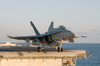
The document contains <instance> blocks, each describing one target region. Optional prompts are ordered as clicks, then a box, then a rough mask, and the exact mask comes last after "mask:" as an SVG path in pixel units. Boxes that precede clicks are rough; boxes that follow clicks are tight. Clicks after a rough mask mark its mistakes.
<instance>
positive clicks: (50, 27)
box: [48, 21, 53, 31]
mask: <svg viewBox="0 0 100 66" xmlns="http://www.w3.org/2000/svg"><path fill="white" fill-rule="evenodd" d="M52 29H53V21H52V22H51V24H50V26H49V29H48V31H49V30H52Z"/></svg>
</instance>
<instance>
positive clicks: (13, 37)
mask: <svg viewBox="0 0 100 66" xmlns="http://www.w3.org/2000/svg"><path fill="white" fill-rule="evenodd" d="M8 37H9V38H11V39H17V40H27V39H29V40H35V39H38V38H39V37H40V36H8Z"/></svg>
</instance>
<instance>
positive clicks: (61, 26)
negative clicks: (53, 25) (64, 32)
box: [58, 25, 66, 29]
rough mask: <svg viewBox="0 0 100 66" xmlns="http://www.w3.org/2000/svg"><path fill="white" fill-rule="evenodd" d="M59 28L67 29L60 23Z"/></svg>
mask: <svg viewBox="0 0 100 66" xmlns="http://www.w3.org/2000/svg"><path fill="white" fill-rule="evenodd" d="M58 29H66V27H65V26H63V25H60V26H59V27H58Z"/></svg>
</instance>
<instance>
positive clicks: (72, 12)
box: [0, 0, 100, 43]
mask: <svg viewBox="0 0 100 66" xmlns="http://www.w3.org/2000/svg"><path fill="white" fill-rule="evenodd" d="M30 21H33V23H34V24H35V26H36V27H37V29H38V30H39V32H40V33H41V34H43V33H45V32H46V31H47V30H48V27H49V25H50V23H51V22H52V21H54V27H55V28H56V27H58V26H59V25H64V26H65V27H66V28H67V29H69V30H71V31H72V32H74V33H75V35H76V36H82V35H84V36H87V38H75V39H74V40H75V43H100V0H0V42H24V41H19V40H14V39H9V38H7V35H11V36H30V35H35V33H34V31H33V29H32V27H31V25H30ZM66 42H67V41H66Z"/></svg>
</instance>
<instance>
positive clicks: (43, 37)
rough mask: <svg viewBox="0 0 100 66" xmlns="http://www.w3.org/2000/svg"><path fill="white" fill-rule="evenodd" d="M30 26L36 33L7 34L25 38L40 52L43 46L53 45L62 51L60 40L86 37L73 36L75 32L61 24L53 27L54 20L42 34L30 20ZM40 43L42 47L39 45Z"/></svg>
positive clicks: (18, 38)
mask: <svg viewBox="0 0 100 66" xmlns="http://www.w3.org/2000/svg"><path fill="white" fill-rule="evenodd" d="M30 24H31V26H32V27H33V29H34V32H35V33H36V35H35V36H15V37H14V36H8V37H9V38H11V39H17V40H25V41H26V42H27V43H30V41H32V45H34V46H38V52H40V51H41V50H42V49H43V48H44V47H45V46H49V47H55V48H56V50H57V51H58V52H60V51H61V52H63V48H62V47H61V46H62V41H69V42H72V43H74V39H73V38H79V37H86V36H77V37H76V36H75V34H74V33H73V32H72V31H70V30H68V29H66V28H65V27H64V26H63V25H61V26H59V27H58V28H54V26H53V25H54V22H51V24H50V26H49V29H48V31H47V32H45V33H44V34H40V33H39V31H38V30H37V28H36V27H35V25H34V24H33V22H32V21H30ZM40 45H42V47H39V46H40Z"/></svg>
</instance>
